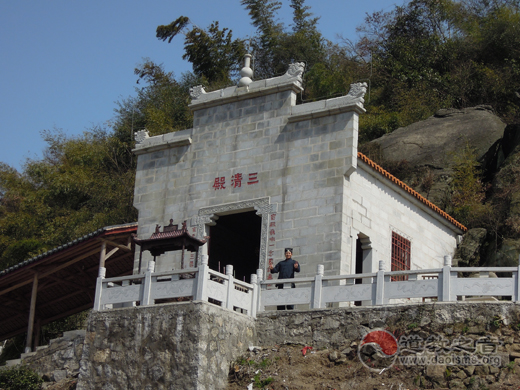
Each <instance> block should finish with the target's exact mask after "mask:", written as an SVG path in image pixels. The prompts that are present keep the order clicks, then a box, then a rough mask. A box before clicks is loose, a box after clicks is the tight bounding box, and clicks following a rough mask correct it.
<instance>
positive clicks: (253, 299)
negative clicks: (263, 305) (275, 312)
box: [251, 274, 258, 318]
mask: <svg viewBox="0 0 520 390" xmlns="http://www.w3.org/2000/svg"><path fill="white" fill-rule="evenodd" d="M251 284H252V285H253V294H252V297H251V317H253V318H256V308H257V306H258V276H256V274H251Z"/></svg>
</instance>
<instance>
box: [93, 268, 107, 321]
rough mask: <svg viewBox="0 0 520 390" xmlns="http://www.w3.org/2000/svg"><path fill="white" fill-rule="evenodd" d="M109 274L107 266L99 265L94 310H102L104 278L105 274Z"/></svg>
mask: <svg viewBox="0 0 520 390" xmlns="http://www.w3.org/2000/svg"><path fill="white" fill-rule="evenodd" d="M106 274H107V269H106V268H105V267H99V273H98V278H97V280H96V297H95V299H94V311H99V310H101V306H103V308H104V305H101V297H102V296H103V279H105V275H106Z"/></svg>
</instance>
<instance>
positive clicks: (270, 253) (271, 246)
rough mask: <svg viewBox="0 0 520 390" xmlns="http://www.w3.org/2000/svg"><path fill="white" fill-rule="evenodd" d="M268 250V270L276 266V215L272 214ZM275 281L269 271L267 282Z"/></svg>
mask: <svg viewBox="0 0 520 390" xmlns="http://www.w3.org/2000/svg"><path fill="white" fill-rule="evenodd" d="M268 237H269V238H268V242H269V245H268V250H267V258H268V261H269V263H268V266H267V269H268V270H269V268H270V267H271V266H274V257H273V255H274V248H275V242H276V214H271V215H270V217H269V236H268ZM271 279H273V274H272V273H271V272H269V271H268V274H267V280H271Z"/></svg>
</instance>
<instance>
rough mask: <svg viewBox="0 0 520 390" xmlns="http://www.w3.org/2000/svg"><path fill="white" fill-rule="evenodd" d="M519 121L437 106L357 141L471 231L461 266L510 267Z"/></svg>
mask: <svg viewBox="0 0 520 390" xmlns="http://www.w3.org/2000/svg"><path fill="white" fill-rule="evenodd" d="M519 145H520V126H518V125H507V126H506V124H505V123H503V122H502V121H501V120H500V118H498V116H496V115H495V114H494V113H493V111H492V109H491V107H489V106H477V107H473V108H466V109H463V110H455V109H444V110H439V111H437V112H436V113H435V115H433V116H432V117H430V118H428V119H426V120H424V121H421V122H417V123H414V124H412V125H410V126H407V127H403V128H400V129H397V130H395V131H394V132H392V133H390V134H386V135H384V136H383V137H381V138H378V139H375V140H373V141H371V142H369V143H367V144H364V145H362V146H361V147H360V151H361V152H362V153H365V154H366V155H367V156H368V157H370V158H371V159H373V160H375V161H376V162H377V163H379V164H380V165H382V166H383V167H384V168H385V169H387V170H389V171H390V172H391V173H392V174H394V175H395V176H397V177H398V178H399V179H401V180H403V181H404V182H406V183H407V184H408V185H410V186H411V187H412V188H414V189H415V190H416V191H418V192H419V193H421V194H422V195H423V196H425V197H426V198H427V199H429V200H431V201H432V202H434V203H435V204H437V205H438V206H439V207H441V208H442V209H444V210H445V211H447V212H448V213H450V214H451V215H453V216H454V217H455V218H457V219H459V220H460V221H461V222H462V223H464V224H465V225H466V226H467V227H468V228H469V229H470V230H469V231H468V232H467V233H466V235H465V237H464V243H463V245H462V246H461V247H460V248H459V251H458V253H457V254H456V256H455V257H456V260H457V261H458V262H459V263H460V264H461V265H488V266H493V265H496V266H512V265H517V264H518V256H519V255H520V192H519V191H518V190H519V188H518V186H519V184H518V183H519V182H520V181H519V179H520V146H519Z"/></svg>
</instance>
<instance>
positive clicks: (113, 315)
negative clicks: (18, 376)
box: [77, 302, 256, 390]
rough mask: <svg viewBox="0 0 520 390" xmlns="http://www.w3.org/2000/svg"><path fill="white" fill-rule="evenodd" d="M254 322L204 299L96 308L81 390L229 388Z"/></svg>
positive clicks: (252, 333)
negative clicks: (233, 365) (234, 365)
mask: <svg viewBox="0 0 520 390" xmlns="http://www.w3.org/2000/svg"><path fill="white" fill-rule="evenodd" d="M255 340H256V333H255V325H254V320H253V319H252V318H250V317H247V316H245V315H241V314H237V313H232V312H230V311H228V310H225V309H221V308H220V307H216V306H214V305H211V304H207V303H204V302H187V303H177V304H166V305H156V306H148V307H136V308H128V309H116V310H110V311H103V312H93V313H92V314H91V317H90V319H89V324H88V328H87V334H86V342H85V348H84V351H83V357H82V360H81V369H80V375H79V382H78V386H77V389H78V390H79V389H81V390H86V389H92V390H94V389H101V388H103V389H139V390H143V389H150V390H151V389H154V390H156V389H210V388H215V389H219V388H225V387H226V383H227V376H228V373H229V367H230V363H231V362H232V361H233V360H234V359H235V358H236V357H237V356H239V355H240V354H241V353H243V351H245V350H246V349H247V348H248V347H249V346H250V345H253V344H254V341H255Z"/></svg>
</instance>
